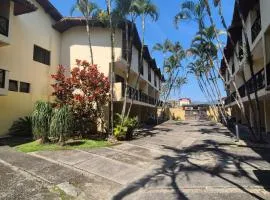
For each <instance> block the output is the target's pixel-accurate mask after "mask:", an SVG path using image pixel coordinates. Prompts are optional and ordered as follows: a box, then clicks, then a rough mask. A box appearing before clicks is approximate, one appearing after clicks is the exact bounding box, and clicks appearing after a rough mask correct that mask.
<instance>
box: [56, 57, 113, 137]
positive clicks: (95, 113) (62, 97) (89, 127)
mask: <svg viewBox="0 0 270 200" xmlns="http://www.w3.org/2000/svg"><path fill="white" fill-rule="evenodd" d="M52 78H53V79H54V80H55V84H53V85H52V87H53V89H54V92H53V94H52V95H53V96H55V97H56V105H57V106H62V105H65V104H68V105H70V106H71V108H72V111H73V114H74V116H75V119H76V123H75V124H76V127H75V129H76V130H77V131H78V132H80V134H82V135H84V136H85V135H87V134H88V133H89V132H90V131H93V125H95V127H96V126H97V123H98V120H97V119H101V120H100V121H101V122H102V123H103V118H104V112H103V107H104V105H106V104H107V102H108V101H109V94H108V93H109V90H110V83H109V80H108V78H107V77H106V76H105V75H104V74H103V73H101V72H99V70H98V67H97V65H91V64H89V62H87V61H81V60H76V67H74V68H73V69H72V70H71V71H70V76H69V77H66V75H65V69H64V68H63V67H62V66H59V68H58V71H57V73H56V74H55V75H52Z"/></svg>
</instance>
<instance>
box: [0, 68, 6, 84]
mask: <svg viewBox="0 0 270 200" xmlns="http://www.w3.org/2000/svg"><path fill="white" fill-rule="evenodd" d="M5 80H6V71H5V70H2V69H0V88H5Z"/></svg>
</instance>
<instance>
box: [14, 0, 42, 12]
mask: <svg viewBox="0 0 270 200" xmlns="http://www.w3.org/2000/svg"><path fill="white" fill-rule="evenodd" d="M13 2H14V15H22V14H25V13H30V12H33V11H36V10H37V7H36V6H35V5H34V4H32V3H31V2H30V1H28V0H13Z"/></svg>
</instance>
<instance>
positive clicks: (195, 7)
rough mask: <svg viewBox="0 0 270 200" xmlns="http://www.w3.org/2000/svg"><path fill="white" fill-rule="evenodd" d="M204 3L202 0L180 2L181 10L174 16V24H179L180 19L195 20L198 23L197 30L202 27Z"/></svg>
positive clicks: (204, 14)
mask: <svg viewBox="0 0 270 200" xmlns="http://www.w3.org/2000/svg"><path fill="white" fill-rule="evenodd" d="M205 16H206V12H205V4H204V2H203V0H198V1H195V2H194V1H192V0H185V1H184V2H183V3H182V4H181V10H180V12H179V13H177V14H176V15H175V17H174V24H175V25H176V27H177V25H178V24H179V22H180V21H195V22H196V23H198V26H199V30H201V29H203V27H204V24H205Z"/></svg>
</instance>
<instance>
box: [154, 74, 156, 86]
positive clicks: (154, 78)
mask: <svg viewBox="0 0 270 200" xmlns="http://www.w3.org/2000/svg"><path fill="white" fill-rule="evenodd" d="M154 84H155V87H157V78H156V75H154Z"/></svg>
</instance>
